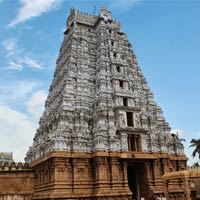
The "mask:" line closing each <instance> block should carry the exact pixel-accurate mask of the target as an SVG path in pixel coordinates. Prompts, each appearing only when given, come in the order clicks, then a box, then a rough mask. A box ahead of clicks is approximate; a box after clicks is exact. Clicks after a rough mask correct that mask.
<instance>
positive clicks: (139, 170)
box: [127, 162, 148, 197]
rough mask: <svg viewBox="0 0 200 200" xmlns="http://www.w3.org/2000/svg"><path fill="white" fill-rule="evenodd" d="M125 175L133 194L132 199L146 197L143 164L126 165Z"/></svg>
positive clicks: (146, 189) (146, 186)
mask: <svg viewBox="0 0 200 200" xmlns="http://www.w3.org/2000/svg"><path fill="white" fill-rule="evenodd" d="M127 173H128V185H129V188H130V190H131V191H132V193H133V197H147V196H148V185H147V182H148V181H147V172H146V168H145V163H144V162H141V163H132V162H130V163H128V167H127Z"/></svg>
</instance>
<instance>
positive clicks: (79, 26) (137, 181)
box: [0, 8, 194, 200]
mask: <svg viewBox="0 0 200 200" xmlns="http://www.w3.org/2000/svg"><path fill="white" fill-rule="evenodd" d="M66 26H67V29H66V31H65V32H64V40H63V42H62V45H61V48H60V53H59V56H58V59H57V66H56V70H55V73H54V78H53V81H52V84H51V86H50V89H49V95H48V97H47V100H46V102H45V111H44V113H43V115H42V117H41V118H40V121H39V128H38V129H37V131H36V134H35V137H34V139H33V145H32V146H31V147H30V148H29V150H28V152H27V155H26V158H25V160H26V162H27V163H29V170H32V173H33V174H32V175H33V176H32V175H31V174H29V179H30V180H32V181H31V183H33V185H34V187H33V185H32V188H31V189H30V190H28V189H27V193H26V199H34V200H36V199H38V200H42V199H49V200H50V199H51V200H53V199H59V200H64V199H82V200H83V199H84V200H94V199H95V200H111V199H115V200H130V199H132V198H133V197H143V198H145V199H148V198H150V197H152V196H153V195H155V196H158V197H167V198H168V199H170V200H175V199H180V200H184V199H188V200H189V198H191V196H192V195H193V196H194V192H193V193H192V192H191V194H192V195H190V190H189V189H188V190H187V191H186V190H185V187H184V186H185V182H183V181H182V182H180V180H179V179H176V177H175V179H173V181H171V179H172V178H169V180H168V177H171V176H170V175H169V174H170V173H171V172H174V171H176V172H179V171H183V170H186V161H187V158H186V156H185V154H184V147H183V144H182V143H181V140H180V139H179V137H178V136H177V135H176V134H172V133H171V129H170V127H169V124H168V123H167V121H166V120H165V118H164V117H163V112H162V110H161V108H160V107H159V106H158V105H157V104H156V102H155V101H154V98H153V93H152V91H151V90H150V88H149V86H148V84H147V81H146V80H145V78H144V76H143V74H142V72H141V69H140V67H139V66H138V63H137V60H136V56H135V53H134V51H133V49H132V45H131V44H130V42H129V41H128V39H127V37H126V34H125V33H123V32H122V31H121V27H120V23H119V22H117V21H115V20H114V19H113V18H112V15H111V13H110V12H109V11H108V10H107V9H106V8H102V9H101V10H100V13H99V15H98V16H94V15H89V14H87V13H82V12H79V11H77V10H75V9H71V10H70V16H69V17H68V19H67V24H66ZM2 169H3V168H2ZM22 169H24V170H25V171H27V170H28V169H27V168H26V167H25V168H23V167H22ZM2 171H3V170H2ZM16 171H19V170H18V168H17V167H16ZM7 173H8V172H7ZM19 173H20V172H19ZM28 173H31V172H30V171H28ZM0 174H1V173H0ZM163 175H165V176H163ZM33 177H34V178H33ZM163 177H164V178H163ZM170 184H171V186H172V187H171V186H170ZM173 186H175V187H173ZM170 187H171V189H170ZM188 187H189V186H188ZM0 190H1V189H0ZM28 191H29V192H28ZM188 191H189V192H188ZM0 192H1V191H0ZM186 192H187V193H186ZM13 193H14V192H13ZM0 199H1V198H0Z"/></svg>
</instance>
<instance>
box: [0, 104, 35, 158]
mask: <svg viewBox="0 0 200 200" xmlns="http://www.w3.org/2000/svg"><path fill="white" fill-rule="evenodd" d="M0 127H1V131H0V138H1V145H0V151H8V152H13V153H14V159H15V160H16V161H23V158H24V157H25V152H26V151H27V150H28V146H30V145H31V143H32V138H33V135H34V133H35V130H36V127H37V124H36V123H35V122H33V120H31V118H29V117H28V115H26V114H23V113H20V112H18V111H16V110H14V109H12V108H11V107H9V106H6V105H0Z"/></svg>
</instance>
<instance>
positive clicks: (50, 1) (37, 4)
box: [8, 0, 62, 28]
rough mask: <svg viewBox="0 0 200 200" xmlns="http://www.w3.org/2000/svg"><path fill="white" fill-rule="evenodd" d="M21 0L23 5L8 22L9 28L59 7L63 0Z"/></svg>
mask: <svg viewBox="0 0 200 200" xmlns="http://www.w3.org/2000/svg"><path fill="white" fill-rule="evenodd" d="M19 2H20V4H21V5H22V6H21V8H20V9H19V12H18V14H17V16H16V18H15V19H14V20H12V21H11V22H10V24H8V28H9V27H13V26H15V25H16V24H18V23H21V22H25V21H26V20H29V19H31V18H32V17H38V16H40V15H42V14H43V13H46V12H48V11H50V10H52V9H55V8H57V7H58V5H59V4H60V3H61V2H62V0H59V1H58V0H34V1H33V0H19Z"/></svg>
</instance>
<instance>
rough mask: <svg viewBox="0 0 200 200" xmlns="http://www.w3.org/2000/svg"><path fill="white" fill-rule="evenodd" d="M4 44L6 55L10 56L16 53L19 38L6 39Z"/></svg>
mask: <svg viewBox="0 0 200 200" xmlns="http://www.w3.org/2000/svg"><path fill="white" fill-rule="evenodd" d="M2 46H3V47H4V49H5V50H6V51H7V54H6V57H10V56H12V55H14V54H16V51H17V39H16V38H9V39H7V40H4V41H3V43H2Z"/></svg>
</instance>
